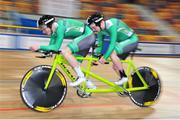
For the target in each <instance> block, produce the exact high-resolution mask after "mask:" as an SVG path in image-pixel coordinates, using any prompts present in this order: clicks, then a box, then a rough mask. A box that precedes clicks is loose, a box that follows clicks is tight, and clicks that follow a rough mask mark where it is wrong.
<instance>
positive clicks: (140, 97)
mask: <svg viewBox="0 0 180 120" xmlns="http://www.w3.org/2000/svg"><path fill="white" fill-rule="evenodd" d="M137 70H138V71H139V73H140V74H141V75H142V77H143V78H144V80H145V82H146V83H147V84H148V86H149V87H148V89H146V90H138V91H131V92H130V94H129V96H130V98H131V100H132V101H133V103H135V104H136V105H138V106H140V107H149V106H152V105H153V104H154V103H156V101H157V99H158V98H159V95H160V92H161V82H160V78H159V75H158V74H157V72H156V71H155V70H154V69H152V68H150V67H139V68H138V69H137ZM131 77H132V82H131V84H132V85H131V87H142V86H143V84H142V82H141V81H140V79H139V77H138V75H137V73H136V71H134V72H133V73H132V74H131ZM128 87H129V86H128Z"/></svg>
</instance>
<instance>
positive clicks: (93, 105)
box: [0, 104, 117, 111]
mask: <svg viewBox="0 0 180 120" xmlns="http://www.w3.org/2000/svg"><path fill="white" fill-rule="evenodd" d="M114 105H116V106H117V104H83V105H64V106H61V107H60V108H83V107H105V106H114ZM17 110H30V109H29V108H0V111H17Z"/></svg>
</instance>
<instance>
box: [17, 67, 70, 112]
mask: <svg viewBox="0 0 180 120" xmlns="http://www.w3.org/2000/svg"><path fill="white" fill-rule="evenodd" d="M50 71H51V66H49V65H39V66H36V67H34V68H32V69H30V70H29V71H28V72H27V73H26V74H25V75H24V77H23V79H22V81H21V83H20V95H21V98H22V100H23V102H24V103H25V105H26V106H27V107H29V108H31V109H32V110H35V111H39V112H49V111H51V110H53V109H55V108H56V107H58V106H59V105H60V104H61V103H62V102H63V100H64V99H65V96H66V93H67V83H66V80H65V77H64V76H63V74H62V73H61V72H60V71H59V70H58V69H56V70H55V72H54V74H53V77H52V80H51V82H50V84H49V87H48V89H47V90H44V86H45V83H46V81H47V79H48V76H49V74H50Z"/></svg>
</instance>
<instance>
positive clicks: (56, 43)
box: [40, 29, 64, 51]
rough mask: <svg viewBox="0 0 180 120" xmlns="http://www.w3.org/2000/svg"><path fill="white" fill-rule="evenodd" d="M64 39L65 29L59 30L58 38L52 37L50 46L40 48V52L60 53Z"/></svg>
mask: <svg viewBox="0 0 180 120" xmlns="http://www.w3.org/2000/svg"><path fill="white" fill-rule="evenodd" d="M63 38H64V30H63V29H58V30H57V37H56V38H55V37H51V40H50V43H49V45H48V46H40V50H44V51H50V50H53V51H58V50H59V48H60V47H61V45H62V41H63Z"/></svg>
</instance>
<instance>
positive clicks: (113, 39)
mask: <svg viewBox="0 0 180 120" xmlns="http://www.w3.org/2000/svg"><path fill="white" fill-rule="evenodd" d="M108 31H109V33H110V44H109V47H108V50H107V52H106V53H105V54H104V56H103V57H104V59H106V60H107V59H108V57H109V56H110V55H111V53H112V52H113V50H114V48H115V45H116V39H117V31H116V26H115V25H113V26H111V27H110V28H109V29H108Z"/></svg>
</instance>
